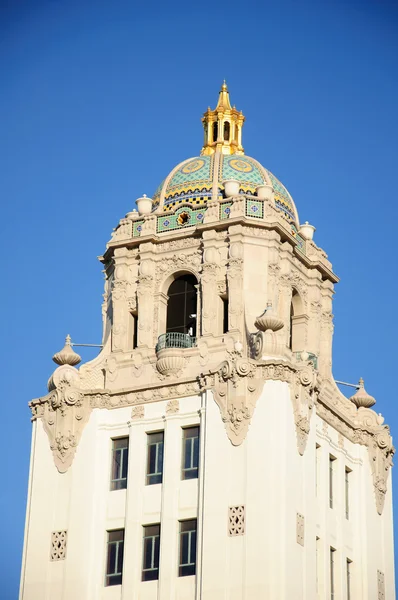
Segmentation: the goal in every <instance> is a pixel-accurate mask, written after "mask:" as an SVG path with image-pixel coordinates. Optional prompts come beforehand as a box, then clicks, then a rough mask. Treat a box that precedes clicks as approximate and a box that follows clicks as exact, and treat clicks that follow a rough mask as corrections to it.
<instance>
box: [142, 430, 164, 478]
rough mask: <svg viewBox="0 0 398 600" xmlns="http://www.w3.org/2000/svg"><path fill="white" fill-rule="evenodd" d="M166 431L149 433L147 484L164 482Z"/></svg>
mask: <svg viewBox="0 0 398 600" xmlns="http://www.w3.org/2000/svg"><path fill="white" fill-rule="evenodd" d="M163 443H164V433H163V431H159V432H158V433H148V454H147V468H146V484H147V485H153V484H155V483H162V480H163Z"/></svg>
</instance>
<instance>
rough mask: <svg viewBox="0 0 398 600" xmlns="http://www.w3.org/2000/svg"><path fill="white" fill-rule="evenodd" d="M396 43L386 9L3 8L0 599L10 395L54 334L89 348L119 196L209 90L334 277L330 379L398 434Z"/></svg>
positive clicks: (37, 385) (14, 523)
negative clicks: (233, 114)
mask: <svg viewBox="0 0 398 600" xmlns="http://www.w3.org/2000/svg"><path fill="white" fill-rule="evenodd" d="M397 34H398V9H397V5H396V4H395V7H394V5H393V4H392V3H388V2H381V1H377V0H374V1H373V2H370V1H366V0H362V1H360V0H358V2H355V3H353V2H343V1H335V2H328V1H325V0H323V1H321V2H320V1H319V0H318V1H314V2H309V1H307V0H301V1H300V2H298V1H296V0H295V1H292V2H288V1H287V0H278V1H277V2H267V1H266V0H264V1H263V2H251V1H250V0H249V1H246V2H241V3H237V2H235V1H234V0H232V1H231V2H228V3H219V4H213V3H211V2H203V3H188V2H184V3H180V2H160V0H159V1H158V2H153V1H151V0H148V1H146V2H143V3H138V2H132V1H130V2H129V1H125V2H124V1H122V0H113V1H112V2H109V1H107V2H105V1H102V0H93V1H90V0H79V1H74V0H69V1H64V2H61V1H52V2H50V1H48V2H45V1H40V0H32V1H31V2H28V1H24V0H19V1H14V2H12V1H11V0H10V1H9V2H5V1H4V0H3V1H2V2H1V4H0V72H1V77H0V84H1V88H0V114H1V144H0V153H1V176H0V194H1V209H2V218H1V223H2V227H1V242H0V243H1V246H2V253H1V255H2V267H3V269H2V270H3V278H2V279H3V286H2V287H3V291H2V294H1V296H0V309H1V315H2V317H3V325H2V336H1V352H2V367H3V376H2V380H3V384H2V411H1V415H2V419H3V427H2V435H1V438H0V440H1V441H0V444H1V446H2V448H1V452H2V454H1V456H2V457H3V474H2V486H1V491H0V515H1V517H0V518H1V520H2V524H1V532H2V541H1V544H0V565H1V572H3V573H4V574H5V573H6V574H7V576H6V577H4V576H3V578H2V584H1V588H2V591H1V597H2V599H3V600H14V599H15V598H17V590H18V585H19V572H20V562H21V553H22V539H23V528H24V519H25V502H26V491H27V482H28V465H29V453H30V432H31V425H30V414H29V410H28V407H27V403H28V401H29V400H30V399H31V398H34V397H37V396H39V395H43V394H45V393H46V382H47V379H48V377H49V375H50V374H51V372H52V370H53V369H54V365H53V363H52V362H51V356H52V354H53V353H54V352H55V351H58V350H59V349H60V348H61V347H62V345H63V340H64V337H65V335H66V334H67V333H70V334H71V335H72V337H73V339H74V340H75V341H81V342H91V343H100V341H101V301H102V299H101V294H102V291H103V278H102V275H101V265H100V263H99V262H98V261H97V259H96V257H97V255H99V254H102V252H103V250H104V247H105V243H106V242H107V240H108V239H109V237H110V233H111V230H112V228H113V227H114V226H115V225H116V224H117V222H118V220H119V218H121V217H122V216H124V215H125V213H126V212H128V211H130V210H132V208H133V207H134V200H135V198H137V197H138V196H140V195H142V193H146V194H147V195H151V194H153V192H154V190H155V188H156V187H157V185H158V183H159V182H160V181H161V180H162V179H163V178H164V177H165V176H166V175H167V173H168V172H169V171H170V170H171V168H172V167H173V166H174V165H175V164H176V163H177V162H179V161H181V160H183V159H185V158H187V157H190V156H195V155H197V154H198V153H199V151H200V148H201V143H202V127H201V123H200V117H201V113H202V112H203V111H204V110H206V108H207V106H208V105H211V106H213V107H214V105H215V102H216V99H217V93H218V90H219V87H220V84H221V82H222V80H223V78H226V80H227V82H228V85H229V88H230V92H231V97H232V102H233V103H235V104H236V105H237V107H238V108H239V109H242V110H243V111H244V114H245V115H246V118H247V121H246V125H245V127H244V135H243V141H244V146H245V149H246V152H247V154H249V155H251V156H254V157H255V158H257V159H258V160H259V161H261V162H262V163H263V164H264V165H265V166H266V167H267V168H269V169H270V170H271V171H273V172H274V173H275V174H276V175H277V176H278V177H279V178H280V179H281V180H282V181H283V182H284V183H285V184H286V186H287V188H288V189H289V191H290V192H291V194H292V196H293V198H294V199H295V202H296V205H297V208H298V211H299V215H300V219H301V221H305V220H308V221H310V222H311V223H312V224H314V225H315V226H316V227H317V231H316V234H315V236H316V237H315V240H316V242H317V243H318V244H319V245H321V246H322V247H323V248H324V249H325V250H326V251H327V253H328V254H329V258H330V259H331V261H332V263H333V265H334V268H335V271H336V273H337V274H338V275H339V276H340V277H341V283H339V284H338V285H337V287H336V296H335V302H334V314H335V338H334V352H333V357H334V375H335V377H336V378H337V379H342V380H348V381H353V382H356V381H357V380H358V379H359V377H360V376H363V377H364V378H365V384H366V388H367V390H368V392H369V393H371V394H372V395H374V396H375V397H376V399H377V405H376V410H377V411H378V412H379V411H380V412H382V413H383V415H385V417H386V422H388V423H390V425H391V428H392V433H393V434H394V433H396V432H398V413H397V407H396V403H397V398H396V388H397V386H396V370H397V366H396V354H397V353H396V347H395V345H396V342H397V328H396V304H397V296H398V289H397V287H398V286H397V279H396V275H397V267H396V239H397V226H398V219H397V217H398V211H397V187H396V175H397V158H398V157H397V139H398V125H397V106H398V83H397V72H398V70H397V66H398V65H397V62H398V61H397V58H398V35H397ZM82 354H83V356H84V359H85V360H88V359H89V358H91V357H92V356H93V351H89V350H86V351H85V352H83V353H82ZM395 481H396V482H397V481H398V476H397V475H396V477H395ZM395 501H396V512H397V513H398V506H397V505H398V485H397V486H395ZM397 523H398V519H397Z"/></svg>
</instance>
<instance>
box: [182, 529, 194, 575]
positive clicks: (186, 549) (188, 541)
mask: <svg viewBox="0 0 398 600" xmlns="http://www.w3.org/2000/svg"><path fill="white" fill-rule="evenodd" d="M195 573H196V519H192V520H191V521H180V562H179V568H178V575H179V577H185V576H186V575H195Z"/></svg>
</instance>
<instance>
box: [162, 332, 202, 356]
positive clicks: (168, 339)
mask: <svg viewBox="0 0 398 600" xmlns="http://www.w3.org/2000/svg"><path fill="white" fill-rule="evenodd" d="M195 346H196V337H193V336H192V335H189V333H178V332H176V331H169V333H162V335H160V336H159V338H158V343H157V344H156V354H157V353H158V352H160V350H164V349H165V348H194V347H195Z"/></svg>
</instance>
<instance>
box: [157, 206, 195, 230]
mask: <svg viewBox="0 0 398 600" xmlns="http://www.w3.org/2000/svg"><path fill="white" fill-rule="evenodd" d="M205 212H206V208H205V209H202V208H194V209H193V208H190V207H189V206H183V207H181V208H180V209H178V210H176V212H175V213H174V214H172V215H166V216H163V215H162V216H160V217H158V218H157V226H156V231H157V233H164V232H166V231H174V230H176V229H185V228H186V227H193V226H195V225H200V224H201V223H203V219H204V216H205Z"/></svg>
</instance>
